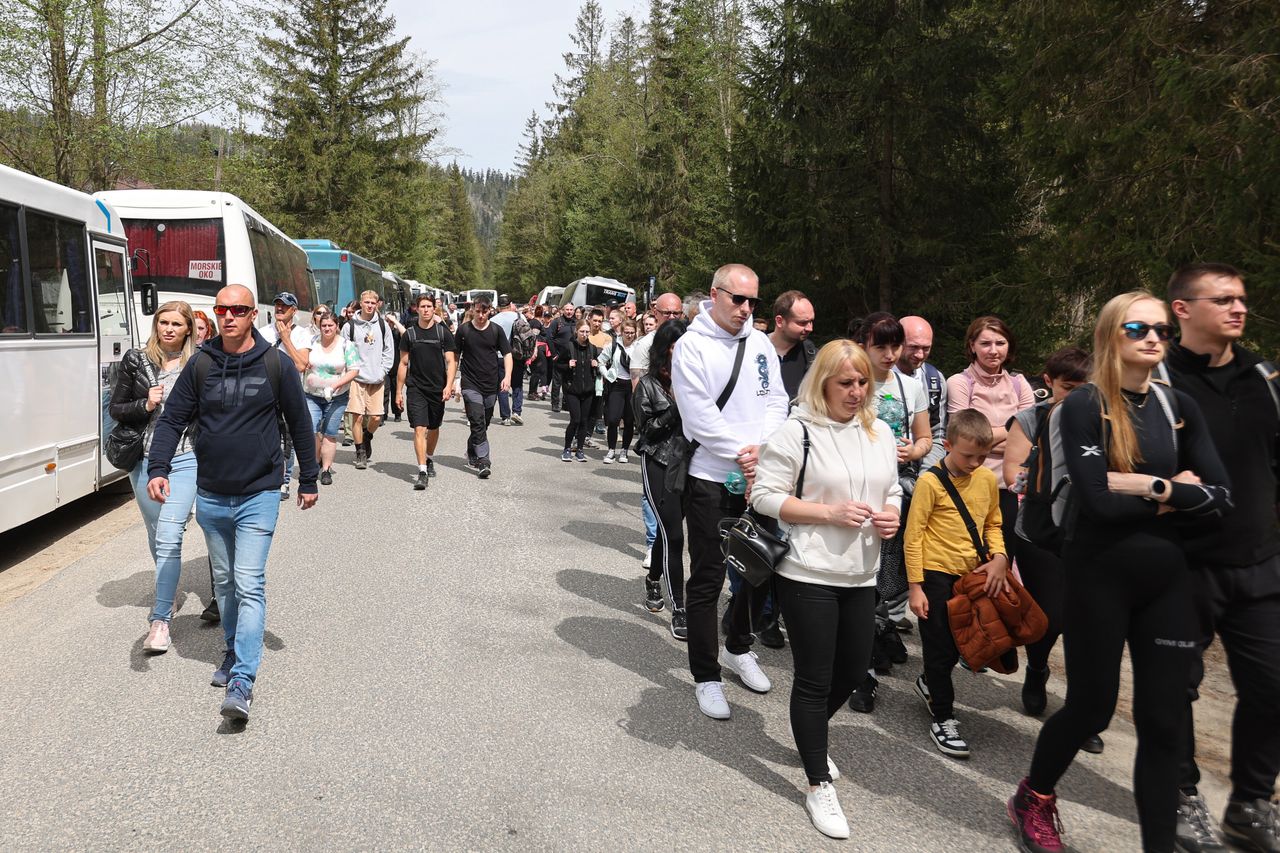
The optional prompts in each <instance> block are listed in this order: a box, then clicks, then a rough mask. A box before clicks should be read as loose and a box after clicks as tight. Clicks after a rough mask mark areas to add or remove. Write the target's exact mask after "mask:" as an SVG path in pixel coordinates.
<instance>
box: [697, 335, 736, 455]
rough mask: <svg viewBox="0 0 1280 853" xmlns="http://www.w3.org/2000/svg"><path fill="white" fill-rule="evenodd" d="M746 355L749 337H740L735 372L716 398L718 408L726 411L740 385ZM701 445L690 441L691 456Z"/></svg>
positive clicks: (734, 362)
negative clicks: (735, 389) (739, 377)
mask: <svg viewBox="0 0 1280 853" xmlns="http://www.w3.org/2000/svg"><path fill="white" fill-rule="evenodd" d="M746 355H747V339H746V338H738V352H737V354H736V355H734V357H733V372H732V373H730V374H729V383H728V384H727V385H725V386H724V390H723V391H721V392H720V396H719V397H717V398H716V408H717V409H720V410H721V411H724V407H725V406H727V405H728V404H729V398H730V397H732V396H733V389H734V388H736V387H737V386H738V373H739V372H740V371H741V370H742V360H743V359H744V358H746ZM699 446H700V445H699V444H698V440H697V439H694V440H693V441H691V442H689V450H688V454H689V457H690V458H693V451H695V450H697V449H698V447H699Z"/></svg>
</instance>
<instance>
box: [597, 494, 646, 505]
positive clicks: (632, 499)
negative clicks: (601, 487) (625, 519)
mask: <svg viewBox="0 0 1280 853" xmlns="http://www.w3.org/2000/svg"><path fill="white" fill-rule="evenodd" d="M600 500H602V501H604V502H605V503H607V504H609V505H610V506H614V507H617V508H618V509H639V508H640V493H639V492H634V491H633V492H603V493H602V494H601V495H600Z"/></svg>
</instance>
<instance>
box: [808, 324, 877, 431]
mask: <svg viewBox="0 0 1280 853" xmlns="http://www.w3.org/2000/svg"><path fill="white" fill-rule="evenodd" d="M846 361H847V362H849V366H850V367H852V368H853V369H854V370H856V371H857V372H858V373H860V374H862V377H863V378H864V379H866V380H867V393H866V396H864V397H863V398H862V406H861V407H860V408H859V409H858V413H857V414H856V415H854V417H855V418H857V419H858V420H859V421H860V422H861V423H862V428H863V429H865V430H866V431H867V437H868V438H870V439H871V440H872V441H875V440H876V431H875V430H874V429H872V426H873V425H874V424H875V421H876V413H875V408H874V407H873V406H872V405H871V397H872V391H873V390H874V385H875V381H874V379H873V378H872V376H871V359H869V358H867V352H866V350H864V349H863V348H862V347H860V346H858V345H857V344H855V343H854V342H853V341H850V340H846V339H844V338H840V339H837V340H834V341H830V342H828V343H827V344H825V345H824V346H823V347H822V349H820V350H818V355H817V357H815V358H814V360H813V364H812V365H811V366H810V367H809V372H808V373H806V374H805V376H804V379H803V380H802V381H801V382H800V390H799V392H797V393H796V402H797V403H799V404H801V405H802V406H804V407H805V408H807V409H808V410H809V411H811V412H813V413H814V414H815V415H818V416H819V417H823V418H830V417H831V415H830V413H829V412H828V411H827V396H826V393H825V391H826V386H827V380H828V379H830V378H831V377H833V376H835V375H836V374H837V373H839V372H840V370H841V369H842V368H843V367H844V363H845V362H846Z"/></svg>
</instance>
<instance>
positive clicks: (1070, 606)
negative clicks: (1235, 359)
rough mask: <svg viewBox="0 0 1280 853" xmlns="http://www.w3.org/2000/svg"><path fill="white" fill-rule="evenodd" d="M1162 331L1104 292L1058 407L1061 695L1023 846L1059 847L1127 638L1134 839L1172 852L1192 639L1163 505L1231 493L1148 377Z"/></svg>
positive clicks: (1190, 428) (1165, 327) (1152, 308)
mask: <svg viewBox="0 0 1280 853" xmlns="http://www.w3.org/2000/svg"><path fill="white" fill-rule="evenodd" d="M1172 337H1173V327H1172V326H1171V325H1170V324H1169V315H1168V309H1167V308H1166V307H1165V304H1164V303H1163V302H1161V301H1160V300H1158V299H1156V298H1155V297H1154V296H1152V295H1151V294H1149V293H1146V292H1143V291H1137V292H1133V293H1126V294H1124V295H1122V296H1117V297H1115V298H1114V299H1112V300H1111V301H1110V302H1108V303H1107V304H1106V306H1105V307H1104V308H1103V309H1102V312H1101V314H1100V315H1099V317H1098V325H1097V327H1096V329H1095V330H1094V365H1093V369H1092V373H1091V376H1090V379H1091V382H1090V384H1088V385H1084V386H1081V387H1080V388H1078V389H1076V390H1075V391H1073V392H1072V393H1071V395H1070V396H1068V397H1067V399H1066V400H1065V401H1064V402H1063V403H1062V413H1061V422H1060V433H1061V438H1062V442H1061V443H1062V448H1063V454H1064V461H1065V463H1066V466H1067V471H1068V474H1069V475H1070V482H1071V490H1072V491H1071V495H1070V500H1069V503H1068V523H1067V525H1066V531H1067V542H1066V544H1065V545H1064V546H1063V553H1062V560H1063V566H1064V569H1065V574H1066V579H1067V580H1066V593H1065V600H1064V603H1063V644H1064V647H1065V649H1066V658H1067V701H1066V704H1065V705H1064V706H1063V707H1062V709H1061V710H1060V711H1058V713H1056V714H1054V715H1053V717H1051V718H1050V719H1049V721H1048V722H1046V723H1045V724H1044V728H1043V729H1041V731H1040V738H1039V740H1038V741H1037V742H1036V750H1035V756H1034V758H1033V759H1032V762H1031V772H1030V774H1029V776H1028V778H1026V779H1024V780H1023V781H1022V783H1021V784H1020V785H1019V787H1018V791H1017V793H1016V794H1015V795H1014V796H1013V798H1012V799H1010V800H1009V804H1008V812H1009V816H1010V818H1011V819H1012V820H1013V822H1014V825H1015V826H1016V827H1017V828H1018V830H1019V832H1020V834H1021V841H1022V844H1023V848H1024V849H1028V850H1058V849H1061V839H1060V838H1059V836H1058V828H1057V827H1058V819H1057V806H1056V798H1055V797H1054V794H1053V790H1054V787H1055V786H1056V785H1057V783H1058V780H1059V779H1060V778H1061V777H1062V774H1063V773H1065V772H1066V770H1067V768H1068V767H1069V766H1070V765H1071V762H1072V761H1073V760H1074V759H1075V755H1076V752H1077V751H1078V750H1079V748H1080V746H1081V744H1082V743H1083V742H1084V741H1085V739H1086V738H1088V737H1089V736H1090V735H1092V734H1094V733H1095V732H1100V731H1102V730H1104V729H1105V728H1106V727H1107V725H1108V723H1109V722H1110V720H1111V715H1112V713H1113V712H1114V711H1115V706H1116V698H1117V696H1118V694H1119V689H1120V661H1121V656H1122V654H1123V652H1124V647H1125V643H1126V642H1127V643H1128V645H1129V655H1130V658H1131V659H1132V661H1133V722H1134V727H1135V728H1136V729H1137V734H1138V754H1137V759H1136V761H1135V763H1134V798H1135V799H1136V800H1137V805H1138V819H1139V823H1140V826H1141V830H1142V845H1143V849H1144V850H1147V851H1160V853H1163V851H1171V850H1173V849H1174V824H1175V819H1176V815H1177V806H1178V788H1177V779H1178V773H1177V763H1178V758H1177V756H1178V748H1177V747H1178V744H1177V740H1178V733H1179V731H1180V727H1181V722H1182V715H1183V714H1184V713H1186V712H1187V701H1186V690H1187V684H1188V678H1189V676H1190V669H1191V665H1192V661H1193V659H1194V656H1195V654H1196V643H1195V640H1196V637H1197V629H1196V620H1195V611H1194V609H1193V606H1192V598H1191V583H1190V572H1189V569H1188V567H1187V562H1186V558H1185V554H1184V549H1183V546H1182V542H1181V539H1180V537H1179V533H1178V527H1177V525H1178V522H1177V519H1178V515H1175V514H1174V513H1187V514H1193V515H1200V516H1220V515H1222V514H1223V513H1224V512H1225V511H1227V510H1228V509H1229V508H1230V506H1231V500H1230V495H1229V493H1228V491H1227V488H1226V485H1225V484H1226V473H1225V471H1224V470H1223V467H1222V462H1221V460H1219V458H1218V454H1217V451H1216V450H1215V449H1214V446H1213V443H1212V440H1211V439H1210V436H1209V432H1208V430H1207V428H1206V426H1205V423H1204V419H1203V417H1202V415H1201V414H1200V409H1199V408H1198V407H1197V406H1196V404H1195V402H1194V401H1193V400H1192V399H1191V398H1190V397H1188V396H1187V395H1185V394H1183V393H1182V392H1180V391H1176V390H1172V389H1168V388H1165V387H1158V386H1153V385H1152V384H1151V382H1150V374H1151V370H1152V368H1154V367H1155V366H1156V365H1157V364H1159V363H1160V361H1161V360H1162V359H1163V358H1164V355H1165V350H1166V348H1167V347H1168V341H1169V340H1170V339H1171V338H1172ZM1075 512H1078V517H1075V518H1073V517H1072V515H1073V513H1075Z"/></svg>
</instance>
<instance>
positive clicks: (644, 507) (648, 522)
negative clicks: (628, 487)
mask: <svg viewBox="0 0 1280 853" xmlns="http://www.w3.org/2000/svg"><path fill="white" fill-rule="evenodd" d="M640 515H641V517H642V518H644V547H646V548H652V547H653V543H654V541H655V540H656V539H657V538H658V516H656V515H654V512H653V507H651V506H649V496H648V495H641V496H640Z"/></svg>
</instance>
